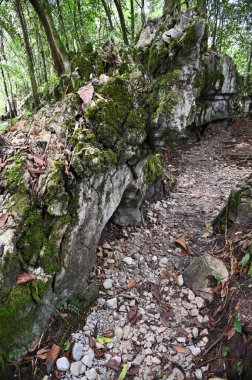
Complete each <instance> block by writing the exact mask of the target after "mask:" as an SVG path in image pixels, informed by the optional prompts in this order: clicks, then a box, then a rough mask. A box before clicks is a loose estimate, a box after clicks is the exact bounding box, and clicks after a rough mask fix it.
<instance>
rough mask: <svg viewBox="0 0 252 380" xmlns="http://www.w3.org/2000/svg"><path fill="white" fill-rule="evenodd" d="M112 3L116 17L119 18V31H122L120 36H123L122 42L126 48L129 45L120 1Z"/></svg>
mask: <svg viewBox="0 0 252 380" xmlns="http://www.w3.org/2000/svg"><path fill="white" fill-rule="evenodd" d="M114 3H115V6H116V9H117V13H118V16H119V19H120V24H121V29H122V35H123V41H124V43H125V45H127V46H128V45H129V41H128V36H127V28H126V22H125V18H124V14H123V10H122V7H121V3H120V0H114Z"/></svg>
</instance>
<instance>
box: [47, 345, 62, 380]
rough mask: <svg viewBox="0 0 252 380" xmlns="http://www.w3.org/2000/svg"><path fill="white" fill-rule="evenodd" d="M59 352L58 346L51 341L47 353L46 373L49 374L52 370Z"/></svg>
mask: <svg viewBox="0 0 252 380" xmlns="http://www.w3.org/2000/svg"><path fill="white" fill-rule="evenodd" d="M59 353H60V346H58V345H57V344H55V343H53V345H52V347H51V349H50V351H49V352H48V353H47V357H46V364H47V373H48V374H50V373H52V371H53V370H54V367H55V362H56V360H57V358H58V356H59Z"/></svg>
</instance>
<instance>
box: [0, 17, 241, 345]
mask: <svg viewBox="0 0 252 380" xmlns="http://www.w3.org/2000/svg"><path fill="white" fill-rule="evenodd" d="M148 28H149V29H148ZM135 56H136V59H137V60H138V62H140V63H139V69H140V70H139V71H137V72H133V73H131V74H125V75H115V76H114V77H110V78H108V77H107V78H106V80H104V77H102V78H100V80H98V78H95V80H94V81H93V84H92V86H95V89H94V90H95V91H94V92H93V94H92V96H91V98H93V99H92V100H91V99H90V101H89V102H88V104H84V105H81V103H80V99H79V98H78V97H77V96H76V95H74V94H70V95H68V96H66V97H65V98H64V99H63V100H61V101H59V102H57V103H55V104H54V105H52V106H50V107H47V108H43V109H41V110H40V111H39V112H38V113H37V114H36V115H35V116H34V117H32V118H30V119H29V120H27V121H25V122H24V121H20V122H19V123H18V124H17V125H16V126H15V127H14V128H12V130H11V131H10V132H8V133H6V134H5V135H4V138H3V141H2V142H1V152H0V157H1V161H0V164H1V165H0V170H1V173H0V176H1V185H0V200H1V203H0V263H1V266H0V342H1V345H2V347H4V348H6V349H7V350H8V349H9V347H10V345H11V344H14V343H15V344H17V345H18V347H23V346H24V345H26V344H29V343H31V342H32V341H33V339H34V338H35V337H36V336H37V335H38V334H39V332H40V331H41V328H42V327H43V326H44V325H46V323H47V320H48V317H49V316H50V315H51V314H52V313H53V312H54V307H55V304H56V302H57V300H58V299H59V298H61V297H63V298H68V297H70V296H77V295H78V293H82V294H84V293H85V288H86V286H87V282H88V276H89V273H90V271H91V269H92V267H93V265H94V263H95V260H96V255H95V252H96V246H97V243H98V241H99V238H100V235H101V232H102V230H103V228H104V226H105V225H106V223H107V222H108V220H109V219H110V218H112V219H113V220H114V221H115V222H116V223H118V224H121V225H129V224H139V223H140V222H141V220H142V213H141V204H142V200H143V198H144V194H145V191H146V188H147V187H148V184H149V182H152V181H155V179H156V177H157V176H158V175H160V174H161V173H162V169H161V166H160V163H159V160H158V158H157V157H156V156H155V155H151V156H150V154H151V153H152V148H153V147H155V146H156V145H160V144H164V143H167V142H168V143H171V142H173V141H176V139H177V137H178V136H179V135H181V134H182V135H183V134H184V132H185V129H186V127H188V126H190V125H192V124H193V123H194V124H195V125H202V124H204V123H206V122H208V121H210V120H212V119H215V118H220V117H221V118H223V117H228V116H230V115H233V114H235V113H237V112H238V108H237V107H238V106H237V104H238V103H237V102H238V100H239V99H238V92H239V84H240V78H239V76H238V74H237V72H236V70H235V67H234V65H233V63H232V61H231V60H230V58H228V57H226V56H219V55H217V54H216V53H211V52H207V29H206V23H205V20H204V19H201V18H200V17H199V16H198V15H196V14H193V13H190V12H188V13H186V14H181V15H180V16H179V19H178V20H177V21H176V22H175V23H174V20H171V19H169V18H168V19H166V20H162V21H160V22H155V23H154V24H153V25H151V26H147V27H146V28H145V29H144V31H143V32H142V34H141V36H140V40H139V43H138V47H137V51H136V52H135ZM80 69H81V68H80ZM141 70H142V73H143V72H144V73H145V74H144V75H143V74H142V73H141ZM78 80H79V79H78ZM89 85H90V86H91V83H89ZM84 91H85V90H84ZM3 326H4V327H3Z"/></svg>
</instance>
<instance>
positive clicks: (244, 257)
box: [242, 253, 250, 269]
mask: <svg viewBox="0 0 252 380" xmlns="http://www.w3.org/2000/svg"><path fill="white" fill-rule="evenodd" d="M249 259H250V254H249V253H246V255H244V256H243V258H242V269H244V268H245V266H246V265H247V264H248V261H249Z"/></svg>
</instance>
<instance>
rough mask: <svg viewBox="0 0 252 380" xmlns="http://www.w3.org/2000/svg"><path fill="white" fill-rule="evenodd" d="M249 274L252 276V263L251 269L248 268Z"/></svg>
mask: <svg viewBox="0 0 252 380" xmlns="http://www.w3.org/2000/svg"><path fill="white" fill-rule="evenodd" d="M248 274H249V275H250V276H251V277H252V264H250V267H249V270H248Z"/></svg>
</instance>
